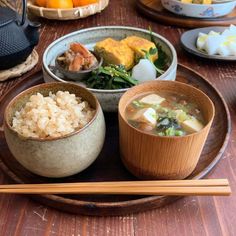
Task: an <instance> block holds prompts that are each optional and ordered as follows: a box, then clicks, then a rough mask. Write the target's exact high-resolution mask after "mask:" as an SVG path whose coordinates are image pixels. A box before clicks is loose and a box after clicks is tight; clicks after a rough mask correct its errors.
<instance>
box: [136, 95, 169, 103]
mask: <svg viewBox="0 0 236 236" xmlns="http://www.w3.org/2000/svg"><path fill="white" fill-rule="evenodd" d="M139 101H140V102H141V103H145V104H149V105H159V104H161V103H162V102H163V101H165V98H163V97H161V96H159V95H157V94H149V95H147V96H145V97H143V98H142V99H140V100H139Z"/></svg>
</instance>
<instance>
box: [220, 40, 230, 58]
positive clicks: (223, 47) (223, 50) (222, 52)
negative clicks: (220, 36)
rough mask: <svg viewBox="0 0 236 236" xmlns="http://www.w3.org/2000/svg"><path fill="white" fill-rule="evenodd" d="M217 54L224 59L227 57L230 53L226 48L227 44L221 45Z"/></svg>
mask: <svg viewBox="0 0 236 236" xmlns="http://www.w3.org/2000/svg"><path fill="white" fill-rule="evenodd" d="M217 53H218V54H220V55H221V56H224V57H227V56H229V55H230V54H231V53H230V49H229V47H228V43H222V44H221V45H220V46H219V48H218V50H217Z"/></svg>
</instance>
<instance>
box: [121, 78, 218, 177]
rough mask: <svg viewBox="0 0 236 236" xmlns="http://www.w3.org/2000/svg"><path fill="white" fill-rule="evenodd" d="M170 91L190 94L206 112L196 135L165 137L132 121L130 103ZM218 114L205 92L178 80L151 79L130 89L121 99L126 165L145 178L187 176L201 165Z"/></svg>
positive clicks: (123, 153) (192, 99)
mask: <svg viewBox="0 0 236 236" xmlns="http://www.w3.org/2000/svg"><path fill="white" fill-rule="evenodd" d="M158 91H162V92H163V91H168V92H175V93H176V92H177V93H178V94H184V95H186V96H187V97H188V98H189V100H190V101H194V102H196V104H197V105H198V107H199V108H200V110H201V111H202V112H203V115H204V118H205V121H206V125H205V127H204V128H203V129H202V130H201V131H199V132H197V133H193V134H189V135H185V136H181V137H161V136H157V135H153V134H148V133H146V132H144V131H141V130H139V129H137V128H135V127H133V126H132V125H130V124H129V123H128V121H127V120H126V117H125V110H126V107H127V105H128V104H129V103H130V102H131V101H132V100H133V99H135V98H136V97H137V96H140V95H142V94H145V93H150V92H157V93H158ZM214 114H215V109H214V104H213V103H212V101H211V100H210V98H209V97H208V96H207V95H206V94H204V93H203V92H202V91H200V90H198V89H196V88H194V87H192V86H190V85H187V84H184V83H180V82H176V81H150V82H146V83H143V84H141V85H138V86H135V87H133V88H131V89H130V90H128V91H127V92H126V93H125V94H124V95H123V96H122V97H121V99H120V102H119V134H120V138H119V139H120V154H121V158H122V161H123V163H124V165H125V166H126V168H127V169H128V170H129V171H130V172H132V173H133V174H134V175H135V176H137V177H139V178H142V179H184V178H186V177H187V176H188V175H190V174H191V173H192V172H193V170H194V168H195V167H196V165H197V162H198V160H199V157H200V154H201V151H202V149H203V146H204V144H205V141H206V138H207V135H208V132H209V130H210V127H211V124H212V121H213V118H214Z"/></svg>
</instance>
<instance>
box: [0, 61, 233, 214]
mask: <svg viewBox="0 0 236 236" xmlns="http://www.w3.org/2000/svg"><path fill="white" fill-rule="evenodd" d="M177 80H178V81H181V82H184V83H188V84H191V85H193V86H195V87H197V88H199V89H200V90H202V91H204V92H205V93H207V94H208V95H209V97H210V98H211V99H212V101H213V102H214V104H215V108H216V116H215V119H214V122H213V126H212V128H211V131H210V134H209V137H208V139H207V142H206V145H205V147H204V150H203V152H202V155H201V157H200V161H199V163H198V165H197V167H196V169H195V170H194V172H193V173H192V174H191V176H189V177H188V178H189V179H200V178H203V177H204V176H206V175H207V174H208V173H209V172H210V171H211V170H212V169H213V168H214V166H215V165H216V164H217V163H218V162H219V160H220V158H221V156H222V153H223V151H224V150H225V148H226V145H227V143H228V139H229V134H230V126H231V123H230V115H229V111H228V108H227V105H226V103H225V102H224V99H223V98H222V96H221V95H220V94H219V92H218V91H217V90H216V89H215V88H214V87H213V86H212V85H211V84H210V83H209V82H208V81H207V80H205V79H204V78H203V77H202V76H201V75H200V74H198V73H196V72H194V71H193V70H191V69H189V68H187V67H184V66H182V65H178V73H177ZM40 83H43V77H42V73H41V72H39V73H37V74H35V75H34V76H30V77H28V78H26V79H24V80H23V81H21V82H19V83H18V84H16V85H15V86H14V87H13V88H12V89H11V90H9V91H8V92H7V93H6V95H5V96H4V97H3V98H2V100H1V101H0V127H2V122H3V113H4V109H5V107H6V105H7V104H8V103H9V101H10V100H11V99H12V98H13V97H15V96H16V95H17V94H18V93H20V92H21V91H23V90H25V89H27V88H29V87H32V86H34V85H37V84H40ZM105 118H106V126H107V134H106V140H105V144H104V148H103V150H102V152H101V154H100V155H99V157H98V159H97V160H96V161H95V163H94V164H92V165H91V166H90V167H89V168H88V169H87V170H85V171H83V172H82V173H80V174H77V175H74V176H72V177H69V178H62V179H49V178H44V177H40V176H37V175H35V174H32V173H30V172H29V171H27V170H26V169H24V168H23V167H22V166H21V165H20V164H19V163H18V162H17V161H16V160H15V159H14V157H13V156H12V155H11V153H10V151H9V149H8V147H7V144H6V141H5V138H4V133H3V129H2V128H1V129H0V150H1V152H0V168H1V169H2V171H3V172H4V173H5V174H6V175H7V176H9V177H10V178H11V179H12V180H13V181H14V182H16V183H52V182H84V181H122V180H136V178H135V177H134V176H132V175H131V174H130V173H129V172H128V171H127V170H126V169H125V167H124V166H123V164H122V162H121V160H120V157H119V144H118V119H117V114H116V113H107V114H105ZM32 198H33V199H35V200H38V201H39V202H41V203H43V204H45V205H48V206H52V207H54V208H57V209H60V210H64V211H67V212H72V213H79V214H86V215H121V214H129V213H134V212H139V211H145V210H150V209H154V208H157V207H161V206H164V205H166V204H168V203H170V202H173V201H174V200H176V199H177V198H178V197H169V196H111V195H104V196H97V195H90V196H88V195H80V196H79V195H60V196H59V195H39V196H36V195H35V196H32Z"/></svg>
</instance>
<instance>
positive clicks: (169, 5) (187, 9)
mask: <svg viewBox="0 0 236 236" xmlns="http://www.w3.org/2000/svg"><path fill="white" fill-rule="evenodd" d="M161 3H162V5H163V7H164V8H165V9H167V10H168V11H171V12H173V13H175V14H177V15H182V16H188V17H196V18H215V17H220V16H225V15H227V14H229V13H230V12H231V11H233V10H234V8H235V3H236V2H235V1H232V2H223V3H215V4H193V3H182V2H180V1H178V0H161Z"/></svg>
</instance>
